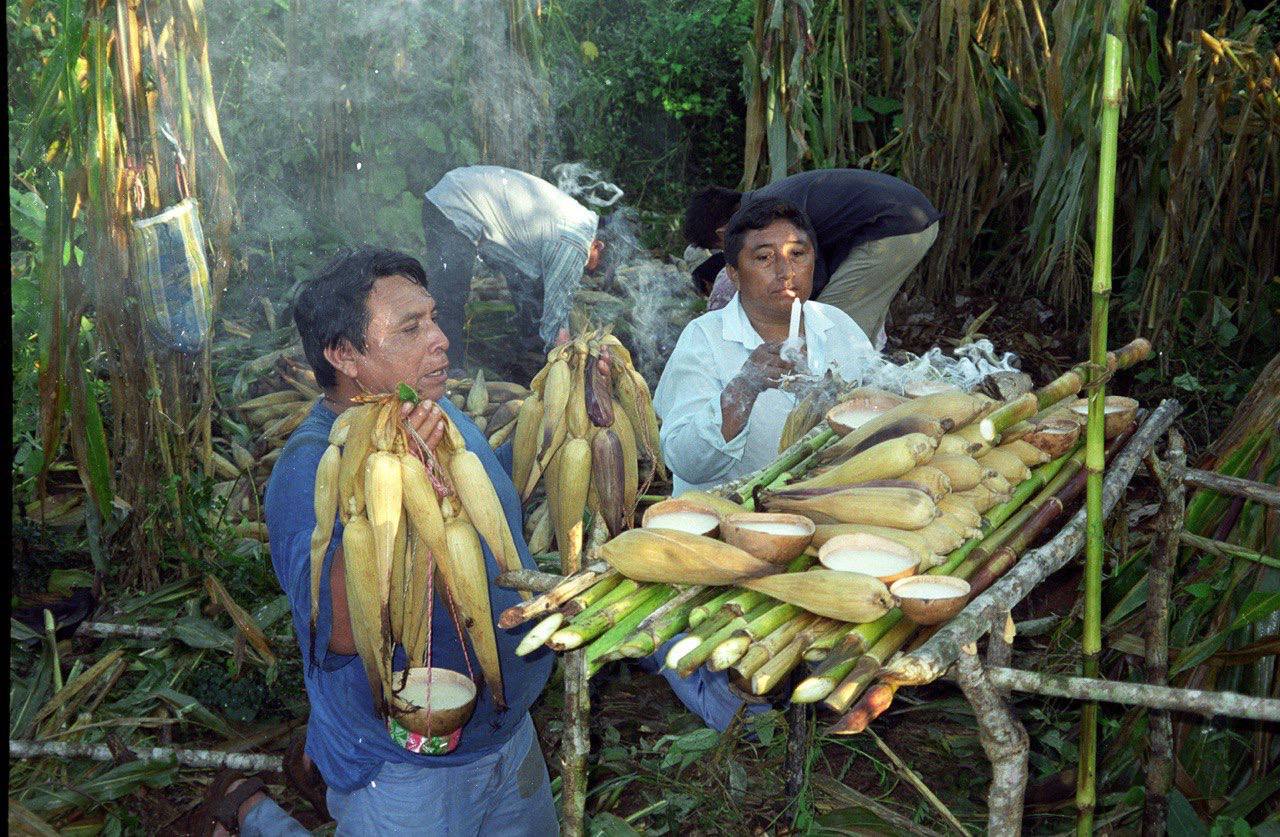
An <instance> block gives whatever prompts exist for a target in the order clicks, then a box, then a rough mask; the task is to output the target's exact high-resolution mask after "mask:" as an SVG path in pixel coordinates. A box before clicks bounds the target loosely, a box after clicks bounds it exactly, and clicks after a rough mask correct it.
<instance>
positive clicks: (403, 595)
mask: <svg viewBox="0 0 1280 837" xmlns="http://www.w3.org/2000/svg"><path fill="white" fill-rule="evenodd" d="M408 584H409V521H408V520H407V519H406V520H402V521H400V525H399V526H397V527H396V540H395V544H394V545H393V546H392V548H391V598H390V607H389V608H388V614H389V616H390V619H391V636H393V637H396V638H401V637H404V636H405V632H406V628H407V625H408V621H409V595H408V594H409V590H408Z"/></svg>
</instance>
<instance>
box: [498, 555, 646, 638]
mask: <svg viewBox="0 0 1280 837" xmlns="http://www.w3.org/2000/svg"><path fill="white" fill-rule="evenodd" d="M606 576H609V577H614V578H620V577H621V576H620V574H619V573H618V571H617V570H615V569H613V568H612V567H610V566H609V565H608V564H605V563H604V562H603V561H600V562H595V563H592V564H590V565H588V566H587V567H586V568H585V569H583V570H582V571H581V572H578V573H575V574H574V575H571V576H569V577H568V578H566V579H565V580H564V581H562V582H560V584H558V585H557V586H556V587H555V588H553V589H551V590H548V591H547V592H546V593H543V594H542V595H540V596H534V597H533V598H532V599H530V600H529V601H527V602H520V603H519V604H517V605H513V606H512V607H509V608H507V609H506V610H504V611H502V615H501V616H499V617H498V627H499V628H502V629H503V630H507V629H510V628H514V627H516V626H517V625H522V624H524V623H525V622H528V621H529V620H530V619H534V618H536V617H538V616H543V615H545V614H548V613H550V612H551V611H553V610H556V609H558V608H559V607H560V605H562V604H564V603H565V602H567V601H568V600H569V599H571V598H573V597H574V596H576V595H578V594H579V593H581V592H582V591H583V590H586V589H587V588H588V587H591V586H592V585H594V584H598V583H599V582H600V581H601V580H602V579H604V578H605V577H606Z"/></svg>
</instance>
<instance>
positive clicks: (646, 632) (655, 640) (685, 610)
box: [602, 587, 715, 662]
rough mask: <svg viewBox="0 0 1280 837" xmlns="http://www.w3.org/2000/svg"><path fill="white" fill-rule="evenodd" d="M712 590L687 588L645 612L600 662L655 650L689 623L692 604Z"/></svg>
mask: <svg viewBox="0 0 1280 837" xmlns="http://www.w3.org/2000/svg"><path fill="white" fill-rule="evenodd" d="M691 592H692V593H694V594H695V595H693V596H691V597H690V598H688V599H685V600H684V601H680V599H683V598H684V597H685V595H686V594H687V593H691ZM714 592H715V591H714V590H713V589H712V588H709V587H704V588H702V589H701V590H696V589H694V588H690V589H689V590H686V591H685V592H684V593H681V594H680V595H679V596H677V597H676V598H674V599H672V600H671V601H669V602H667V603H666V604H664V605H663V606H662V607H660V608H658V609H657V610H655V611H654V612H653V613H651V614H649V615H648V616H647V617H646V618H645V619H644V621H642V622H641V623H640V624H639V625H637V626H636V629H635V631H633V632H632V634H631V636H629V637H627V638H626V640H624V641H623V643H622V644H621V645H619V646H618V647H617V648H616V649H614V650H613V651H610V652H609V654H607V655H605V658H602V662H610V661H611V660H614V659H622V658H624V657H625V658H628V659H636V658H639V657H647V656H649V655H650V654H652V653H653V652H655V651H657V650H658V648H659V647H660V646H661V645H662V643H664V642H666V641H667V640H669V639H671V638H672V637H673V636H675V635H676V634H678V633H680V632H681V631H683V630H684V629H685V627H686V626H687V625H688V623H689V613H690V612H691V611H692V610H693V608H694V606H695V605H696V604H697V603H698V602H699V601H705V600H706V599H709V598H711V596H712V595H713V594H714Z"/></svg>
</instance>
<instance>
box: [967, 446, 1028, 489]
mask: <svg viewBox="0 0 1280 837" xmlns="http://www.w3.org/2000/svg"><path fill="white" fill-rule="evenodd" d="M978 461H979V462H981V463H982V464H983V465H986V466H988V467H990V468H993V469H995V471H996V473H997V474H999V475H1000V476H1002V477H1004V478H1005V479H1006V480H1008V481H1009V485H1010V486H1015V485H1017V484H1018V483H1020V482H1022V481H1023V480H1026V479H1029V478H1030V477H1031V469H1030V468H1028V467H1027V466H1026V465H1024V464H1022V460H1021V459H1019V458H1018V457H1017V456H1016V455H1014V454H1013V453H1011V452H1009V451H1007V450H1001V449H1000V448H993V449H992V450H990V451H988V452H987V453H986V455H985V456H983V457H982V458H981V459H979V460H978Z"/></svg>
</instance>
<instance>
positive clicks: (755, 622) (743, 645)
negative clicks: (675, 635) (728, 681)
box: [707, 604, 804, 671]
mask: <svg viewBox="0 0 1280 837" xmlns="http://www.w3.org/2000/svg"><path fill="white" fill-rule="evenodd" d="M803 613H804V611H803V610H801V609H800V608H798V607H796V606H795V605H792V604H776V605H773V606H772V607H770V608H769V609H768V610H766V611H765V612H764V613H762V614H760V615H759V616H757V617H756V618H755V619H752V620H751V621H750V622H748V623H747V624H746V625H745V626H744V627H743V628H741V629H739V630H737V631H735V632H734V633H733V634H732V635H731V636H730V637H729V638H728V639H726V640H724V641H723V642H721V643H720V644H719V645H717V646H716V647H715V649H714V650H712V652H711V658H710V659H709V660H708V661H707V669H708V670H710V671H724V670H725V669H726V668H728V667H729V666H731V665H733V664H734V663H736V662H737V661H738V660H740V659H742V655H743V654H745V653H747V648H748V647H750V645H751V643H752V642H753V641H755V640H758V639H763V638H764V637H766V636H768V635H769V634H770V633H772V632H773V631H776V630H777V629H778V628H779V627H781V626H782V625H784V624H786V623H787V622H792V621H796V620H798V619H799V618H800V617H801V615H802V614H803ZM798 631H799V629H798V628H797V632H798Z"/></svg>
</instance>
